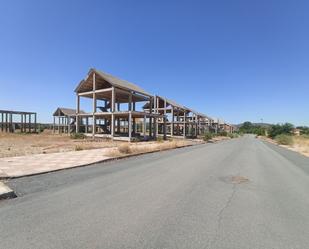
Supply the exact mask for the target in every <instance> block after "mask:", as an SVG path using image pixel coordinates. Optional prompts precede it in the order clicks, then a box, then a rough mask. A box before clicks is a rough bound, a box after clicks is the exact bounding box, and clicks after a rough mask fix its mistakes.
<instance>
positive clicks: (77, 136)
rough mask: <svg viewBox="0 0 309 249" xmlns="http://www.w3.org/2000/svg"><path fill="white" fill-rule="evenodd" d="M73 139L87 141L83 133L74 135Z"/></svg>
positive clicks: (72, 135)
mask: <svg viewBox="0 0 309 249" xmlns="http://www.w3.org/2000/svg"><path fill="white" fill-rule="evenodd" d="M70 137H71V138H72V139H85V138H86V135H85V134H83V133H73V134H71V136H70Z"/></svg>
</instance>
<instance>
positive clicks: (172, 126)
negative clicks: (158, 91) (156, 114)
mask: <svg viewBox="0 0 309 249" xmlns="http://www.w3.org/2000/svg"><path fill="white" fill-rule="evenodd" d="M171 136H174V107H172V122H171Z"/></svg>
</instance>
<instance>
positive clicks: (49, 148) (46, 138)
mask: <svg viewBox="0 0 309 249" xmlns="http://www.w3.org/2000/svg"><path fill="white" fill-rule="evenodd" d="M200 142H201V141H192V140H179V141H177V142H174V143H171V141H170V142H169V143H167V144H166V143H162V142H161V143H160V142H137V143H133V147H132V146H131V147H132V148H133V149H134V148H138V149H134V150H138V151H143V150H147V151H149V150H156V149H157V147H158V145H159V147H162V149H163V147H181V146H184V145H189V144H196V143H200ZM175 143H176V144H175ZM122 144H127V142H121V141H112V140H110V139H101V138H97V139H92V138H87V139H71V138H70V136H68V135H59V134H53V133H52V132H51V131H49V130H46V131H44V132H43V133H40V134H18V133H1V132H0V158H1V157H14V156H25V155H31V154H47V153H56V152H65V151H74V150H89V149H98V148H115V149H117V148H118V147H119V146H121V145H122ZM146 145H147V146H146ZM146 147H147V148H146Z"/></svg>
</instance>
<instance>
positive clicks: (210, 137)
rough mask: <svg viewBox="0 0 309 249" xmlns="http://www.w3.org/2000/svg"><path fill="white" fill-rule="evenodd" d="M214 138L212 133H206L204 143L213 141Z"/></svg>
mask: <svg viewBox="0 0 309 249" xmlns="http://www.w3.org/2000/svg"><path fill="white" fill-rule="evenodd" d="M212 138H213V134H212V133H210V132H206V133H205V134H204V136H203V140H204V141H206V142H207V141H209V140H210V139H212Z"/></svg>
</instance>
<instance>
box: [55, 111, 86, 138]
mask: <svg viewBox="0 0 309 249" xmlns="http://www.w3.org/2000/svg"><path fill="white" fill-rule="evenodd" d="M80 113H81V114H85V112H84V111H82V110H80ZM53 117H54V122H53V132H54V133H56V132H57V133H59V134H61V133H67V134H69V133H72V132H75V128H76V109H70V108H64V107H58V108H57V109H56V111H55V112H54V114H53Z"/></svg>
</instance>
